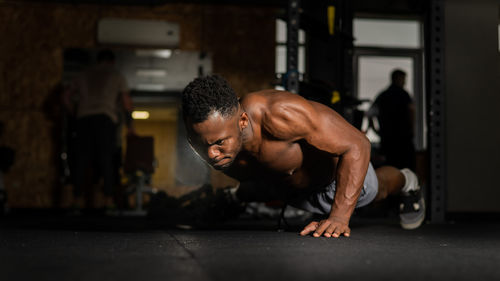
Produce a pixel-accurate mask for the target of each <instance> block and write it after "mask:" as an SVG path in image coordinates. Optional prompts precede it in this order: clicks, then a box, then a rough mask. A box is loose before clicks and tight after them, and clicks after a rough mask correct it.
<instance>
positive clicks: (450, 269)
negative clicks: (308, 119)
mask: <svg viewBox="0 0 500 281" xmlns="http://www.w3.org/2000/svg"><path fill="white" fill-rule="evenodd" d="M0 38H2V39H1V40H0V280H35V281H36V280H335V279H342V280H347V281H350V280H500V269H499V268H498V265H499V264H500V203H499V201H500V184H499V181H498V177H497V176H498V174H497V173H498V171H499V170H500V130H499V129H498V128H497V127H496V126H497V125H498V123H497V122H500V114H498V107H499V106H500V1H498V0H478V1H466V0H400V1H394V0H315V1H306V0H268V1H262V0H241V1H236V0H235V1H229V0H207V1H196V0H193V1H190V0H186V1H175V0H108V1H105V0H47V1H42V0H0ZM103 51H109V52H111V53H112V56H113V57H112V61H113V63H114V66H113V67H114V68H115V69H116V70H117V71H118V72H119V73H120V77H123V82H119V84H120V85H122V86H120V87H121V88H123V89H124V90H123V91H124V93H126V97H128V98H123V102H122V100H120V106H122V104H123V106H124V108H125V110H129V111H123V112H122V111H120V112H114V113H111V114H112V116H114V117H113V118H115V119H113V118H111V119H113V120H112V122H113V124H114V125H113V131H112V133H111V131H109V130H108V131H104V132H103V133H102V134H101V133H98V137H103V136H102V135H103V134H108V133H109V134H111V137H112V140H113V143H112V147H113V148H112V149H113V151H112V155H113V160H112V162H109V164H110V165H112V166H109V169H111V170H112V171H111V170H110V172H109V173H107V172H105V171H103V169H101V167H108V166H105V165H104V164H103V165H101V162H100V160H99V159H100V158H99V156H98V155H97V154H96V155H97V156H92V155H93V154H92V155H90V154H89V155H85V152H83V153H82V152H81V151H79V147H81V146H80V145H81V143H82V141H81V139H79V138H78V135H79V132H80V131H79V130H80V127H79V126H80V125H79V124H81V123H79V121H80V119H79V118H81V116H80V115H78V114H81V111H80V113H78V112H77V113H75V112H73V109H74V108H80V107H78V106H79V105H78V101H79V100H78V98H75V96H74V95H75V94H74V93H76V91H75V90H74V89H75V88H77V87H78V85H79V84H78V83H79V82H78V81H80V80H79V79H80V77H81V75H82V73H85V71H87V69H92V67H95V65H97V64H98V63H99V62H100V58H102V57H100V55H101V54H103ZM396 69H397V70H401V71H402V72H404V75H405V78H406V80H405V84H404V92H405V93H408V94H407V95H409V97H410V99H411V105H412V108H413V110H414V111H413V113H414V115H412V116H413V119H412V127H411V128H410V129H409V130H411V140H410V142H411V143H412V149H413V150H412V152H411V161H410V162H411V170H413V171H414V173H415V174H416V175H417V176H418V179H419V182H420V186H421V187H422V188H423V190H424V191H425V192H424V195H425V196H424V197H425V202H426V203H425V207H426V209H425V221H424V222H423V224H422V225H421V226H420V227H419V228H417V229H414V230H405V229H402V228H401V227H400V226H399V218H398V208H399V201H398V198H389V200H387V201H386V202H384V203H382V204H370V205H368V206H367V207H363V208H359V209H356V210H355V211H354V214H353V215H352V217H351V220H350V225H349V226H350V228H351V231H352V234H351V235H350V237H339V238H337V239H334V238H326V237H313V236H312V235H309V236H305V237H304V236H300V235H299V232H300V231H301V230H302V229H303V228H304V227H305V226H306V225H307V224H308V223H309V222H310V221H311V220H314V219H318V215H317V214H313V213H310V212H307V211H304V210H301V209H297V208H294V207H291V206H287V204H286V203H284V202H281V201H279V200H277V201H276V200H274V201H267V202H246V203H245V204H239V203H238V204H236V203H234V202H233V201H231V200H229V199H228V194H230V193H228V192H227V190H232V189H233V188H235V187H237V186H239V184H240V183H239V182H238V181H237V180H235V179H234V178H231V177H229V176H227V175H225V174H223V173H222V172H220V171H218V170H215V169H212V168H211V167H210V166H209V165H207V164H206V163H205V162H203V161H202V160H201V159H200V157H198V155H197V154H196V153H195V152H194V151H193V149H192V147H191V146H190V143H189V142H188V138H187V136H188V132H187V131H186V128H185V120H184V119H183V117H182V112H181V95H182V92H183V89H184V88H185V87H186V86H187V85H188V83H190V82H191V81H192V80H193V79H195V78H197V77H203V76H206V75H211V74H217V75H220V76H222V77H224V78H225V79H226V80H227V81H228V83H229V84H230V85H231V86H232V88H233V89H234V91H235V93H236V94H237V96H238V97H240V98H243V97H245V96H246V95H247V94H248V93H252V92H256V91H260V90H264V89H277V90H284V91H289V92H291V93H294V94H297V95H300V96H302V97H304V98H306V99H308V100H312V101H315V102H318V103H321V104H323V105H326V106H327V107H329V108H331V109H333V110H335V111H336V112H337V113H339V114H340V116H342V117H343V118H344V119H345V120H347V121H348V122H349V123H350V124H351V125H352V126H354V127H355V128H357V129H358V130H360V131H361V132H363V133H364V134H365V135H366V136H367V138H368V139H369V140H370V143H371V154H370V155H371V158H370V160H371V163H372V164H373V166H374V167H375V168H377V167H380V166H383V165H386V164H387V163H389V162H388V161H389V159H390V157H389V156H388V154H385V152H384V145H383V142H381V134H380V130H379V129H380V125H379V124H378V122H381V121H382V119H381V117H379V119H378V121H377V120H376V118H372V117H373V116H374V115H373V114H376V113H373V112H375V111H374V110H373V108H374V105H375V104H376V103H375V100H376V99H377V96H378V95H379V94H380V93H381V92H383V91H384V90H385V89H387V88H388V86H389V85H391V73H393V71H394V70H396ZM120 81H122V80H120ZM392 83H394V80H392ZM391 87H392V86H391ZM124 95H125V94H124ZM75 106H76V107H75ZM98 107H99V104H98V103H97V104H96V105H91V106H89V107H88V108H87V109H86V110H87V111H89V112H92V110H95V108H98ZM129 113H130V114H129ZM127 114H129V115H130V116H129V115H127ZM99 122H100V121H98V123H99ZM88 130H92V125H91V126H89V128H88ZM95 145H96V146H98V147H99V149H104V150H106V151H107V152H109V149H107V148H103V147H104V146H103V145H102V142H100V141H97V142H96V144H95ZM101 152H102V151H101ZM82 155H83V156H88V158H89V160H88V161H89V163H87V165H86V166H85V165H84V166H83V168H82V169H80V168H79V167H80V166H79V165H80V162H79V159H80V158H79V157H82ZM110 155H111V154H110ZM406 160H408V159H406ZM79 169H80V170H79ZM79 171H80V174H79ZM82 175H83V176H82ZM106 175H109V176H110V177H112V180H110V182H112V183H113V184H112V185H111V186H110V188H111V193H109V192H108V193H106V188H105V186H106V184H107V183H106V182H107V177H106ZM82 178H83V179H84V183H82V182H81V179H82ZM80 187H84V188H83V190H80V189H79V188H80ZM79 191H80V192H81V194H80V193H78V192H79ZM76 194H79V195H78V196H79V198H80V199H81V200H80V201H78V200H77V199H75V198H77V197H76ZM318 220H319V219H318Z"/></svg>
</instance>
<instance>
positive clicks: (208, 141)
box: [186, 112, 242, 170]
mask: <svg viewBox="0 0 500 281" xmlns="http://www.w3.org/2000/svg"><path fill="white" fill-rule="evenodd" d="M186 127H187V131H188V139H189V143H190V144H191V146H192V147H193V149H194V150H195V151H196V152H197V153H198V155H200V156H201V158H203V160H205V161H206V162H207V163H208V164H210V165H211V166H212V167H214V168H215V169H217V170H225V169H227V168H229V167H230V166H231V164H232V163H233V162H234V160H235V158H236V156H237V155H238V153H239V152H240V150H241V146H242V129H241V127H240V114H238V113H236V114H233V116H229V117H226V118H224V117H223V116H222V115H221V114H220V113H218V112H215V113H212V114H210V115H209V117H208V119H207V120H205V121H203V122H200V123H191V122H189V121H187V122H186Z"/></svg>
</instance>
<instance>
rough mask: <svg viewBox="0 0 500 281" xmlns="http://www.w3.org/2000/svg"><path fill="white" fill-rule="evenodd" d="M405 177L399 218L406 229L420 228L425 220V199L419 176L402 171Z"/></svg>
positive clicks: (406, 170)
mask: <svg viewBox="0 0 500 281" xmlns="http://www.w3.org/2000/svg"><path fill="white" fill-rule="evenodd" d="M401 173H403V175H404V176H405V179H406V183H405V187H403V190H402V192H401V204H400V206H399V218H400V223H401V227H403V228H404V229H415V228H418V227H419V226H420V225H421V224H422V223H423V222H424V219H425V199H424V193H423V190H422V188H420V186H419V184H418V178H417V176H416V175H415V174H414V173H413V172H412V171H410V170H408V169H403V170H401Z"/></svg>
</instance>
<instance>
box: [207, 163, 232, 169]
mask: <svg viewBox="0 0 500 281" xmlns="http://www.w3.org/2000/svg"><path fill="white" fill-rule="evenodd" d="M232 164H233V161H231V162H228V163H226V164H222V165H213V166H212V167H214V169H216V170H218V171H224V170H227V169H229V167H231V165H232Z"/></svg>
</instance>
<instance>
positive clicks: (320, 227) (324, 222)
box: [313, 220, 330, 237]
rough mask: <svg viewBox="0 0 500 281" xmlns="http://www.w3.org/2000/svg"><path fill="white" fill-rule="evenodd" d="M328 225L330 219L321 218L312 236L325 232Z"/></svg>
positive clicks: (318, 235)
mask: <svg viewBox="0 0 500 281" xmlns="http://www.w3.org/2000/svg"><path fill="white" fill-rule="evenodd" d="M329 226H330V221H328V220H322V221H320V223H319V225H318V228H317V229H316V231H315V232H314V234H313V236H314V237H320V236H321V235H322V234H323V232H325V230H326V229H327V228H328V227H329Z"/></svg>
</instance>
